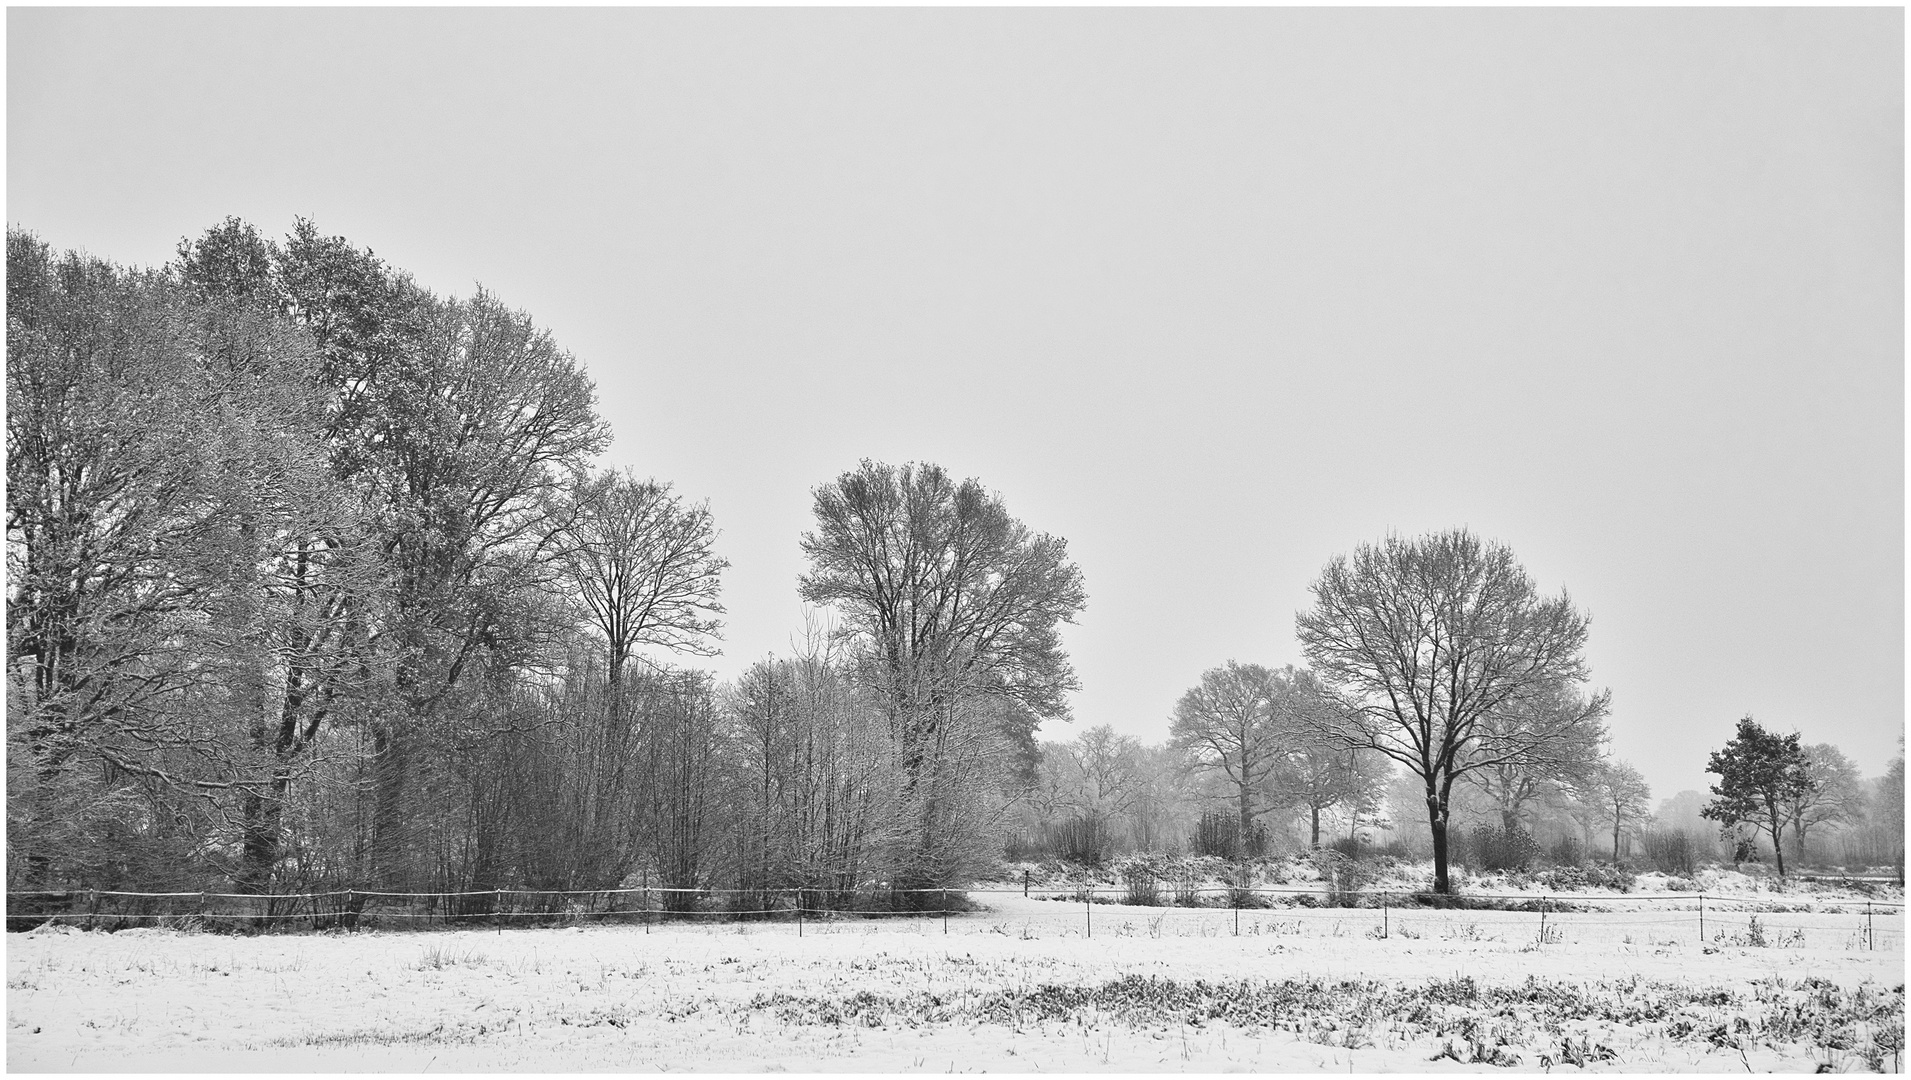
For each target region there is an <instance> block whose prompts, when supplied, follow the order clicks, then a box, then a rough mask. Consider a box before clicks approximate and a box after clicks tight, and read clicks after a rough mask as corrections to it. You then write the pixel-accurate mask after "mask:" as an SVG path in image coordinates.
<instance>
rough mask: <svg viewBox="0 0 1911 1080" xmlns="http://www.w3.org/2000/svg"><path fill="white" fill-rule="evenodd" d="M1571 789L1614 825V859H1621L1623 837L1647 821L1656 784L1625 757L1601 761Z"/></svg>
mask: <svg viewBox="0 0 1911 1080" xmlns="http://www.w3.org/2000/svg"><path fill="white" fill-rule="evenodd" d="M1568 790H1569V791H1570V792H1571V793H1572V794H1573V795H1574V796H1575V797H1576V798H1578V799H1579V800H1581V801H1582V802H1584V803H1586V804H1587V805H1589V806H1590V807H1592V808H1593V809H1594V811H1595V812H1596V813H1597V815H1598V817H1599V818H1600V819H1601V820H1603V821H1606V822H1608V823H1610V824H1611V826H1612V861H1613V862H1618V861H1619V840H1620V838H1621V837H1622V836H1624V835H1625V834H1626V832H1627V831H1628V830H1631V829H1637V828H1639V827H1641V826H1643V825H1644V824H1645V822H1646V819H1647V816H1648V812H1649V811H1650V809H1651V806H1652V803H1651V798H1652V788H1651V787H1650V786H1649V785H1647V783H1646V778H1645V777H1643V776H1641V775H1639V770H1638V769H1635V768H1633V767H1632V766H1631V765H1629V764H1627V763H1626V762H1623V761H1601V762H1599V763H1598V764H1596V765H1594V766H1592V767H1591V768H1590V769H1588V770H1586V772H1585V773H1583V774H1581V775H1580V776H1578V777H1575V778H1574V779H1573V780H1572V781H1571V782H1570V783H1569V785H1568Z"/></svg>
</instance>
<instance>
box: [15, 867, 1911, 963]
mask: <svg viewBox="0 0 1911 1080" xmlns="http://www.w3.org/2000/svg"><path fill="white" fill-rule="evenodd" d="M1168 884H1169V885H1170V888H1168V889H1165V890H1164V889H1160V888H1156V887H1150V886H1148V885H1146V884H1143V883H1137V882H1130V883H1128V884H1127V885H1126V886H1114V887H1109V886H1105V885H1088V884H1074V883H1070V884H1062V885H1054V884H1035V883H1033V882H1031V881H1027V880H1025V881H1023V882H1021V883H1020V884H1019V885H1015V886H1006V887H1005V886H970V887H967V888H954V887H951V888H892V887H888V886H875V887H870V888H865V889H857V890H844V889H718V888H694V889H692V888H670V887H665V886H639V887H633V888H616V889H468V890H461V891H452V892H391V891H381V890H372V889H356V888H347V889H335V890H326V891H316V892H300V893H232V892H211V891H205V892H130V891H123V890H112V889H68V890H38V891H30V890H29V891H14V892H9V893H7V912H6V914H7V928H8V929H9V930H13V931H21V930H30V929H33V928H35V927H38V926H41V925H44V924H46V923H49V922H51V923H59V924H65V925H72V926H78V927H82V928H87V929H98V930H119V929H125V928H128V927H135V926H149V927H150V926H158V927H174V928H187V929H206V930H219V931H229V932H243V933H257V932H263V931H305V930H314V931H325V930H360V929H400V928H414V929H415V928H427V927H466V928H473V927H487V928H489V927H496V928H497V929H499V930H500V931H502V929H503V928H504V927H507V926H549V925H581V924H623V925H642V926H643V927H644V928H645V930H646V931H648V930H649V929H650V928H651V927H653V926H665V925H672V924H677V925H681V924H684V923H700V922H701V923H708V922H712V921H722V920H734V921H767V922H787V923H793V924H794V925H795V929H796V933H797V934H798V935H801V934H803V933H804V931H805V928H806V924H809V923H816V922H824V923H829V922H842V921H845V920H869V919H881V918H885V917H907V918H918V919H939V920H941V923H942V929H943V932H945V933H947V932H948V928H949V919H950V917H951V916H962V915H965V914H968V913H971V912H974V911H976V910H977V909H978V900H979V898H987V897H991V896H1005V895H1011V896H1019V897H1023V898H1026V899H1029V900H1036V901H1045V903H1043V904H1041V905H1040V907H1039V908H1037V907H1034V906H1030V907H1027V908H1024V909H1023V910H1024V911H1025V912H1034V911H1042V912H1043V913H1044V914H1045V915H1046V917H1047V921H1048V922H1051V923H1056V924H1062V925H1068V926H1070V927H1073V925H1074V920H1075V919H1076V918H1077V917H1079V919H1080V925H1079V928H1078V929H1079V931H1080V932H1081V933H1083V934H1084V935H1085V936H1088V937H1093V936H1095V932H1096V923H1097V921H1098V920H1099V921H1100V922H1101V924H1102V926H1101V932H1102V933H1103V934H1104V935H1107V934H1109V933H1111V932H1113V933H1115V934H1117V935H1119V934H1122V933H1134V932H1136V930H1135V928H1136V925H1137V923H1136V920H1137V919H1141V920H1142V923H1141V925H1143V926H1150V923H1149V917H1150V916H1156V918H1157V920H1158V919H1159V917H1160V916H1161V915H1162V914H1163V913H1166V912H1171V911H1172V912H1178V913H1179V915H1178V919H1179V921H1178V922H1177V924H1176V931H1177V932H1181V933H1188V932H1193V933H1198V934H1201V935H1203V936H1212V935H1214V934H1217V933H1232V934H1234V935H1241V934H1243V921H1242V920H1243V916H1244V915H1245V916H1246V917H1247V920H1248V921H1247V923H1246V931H1245V932H1246V933H1247V934H1250V935H1253V934H1262V933H1278V932H1282V931H1283V930H1284V928H1285V927H1287V926H1289V925H1292V926H1296V927H1298V926H1302V925H1305V924H1310V923H1316V922H1327V921H1332V922H1333V924H1334V926H1335V932H1336V933H1338V932H1340V927H1341V925H1342V924H1343V923H1345V922H1346V921H1347V920H1349V919H1350V918H1358V919H1360V920H1364V921H1372V920H1374V919H1376V918H1377V919H1378V923H1377V924H1376V926H1375V927H1374V928H1373V929H1372V930H1371V931H1363V932H1372V933H1374V935H1375V936H1381V937H1387V936H1392V935H1393V934H1394V932H1395V929H1394V928H1395V927H1396V926H1399V927H1400V928H1401V929H1400V932H1401V933H1402V934H1403V935H1405V936H1414V933H1415V931H1414V930H1413V929H1411V927H1412V926H1415V925H1417V926H1419V927H1421V928H1423V929H1425V928H1427V927H1429V926H1430V927H1432V928H1433V929H1432V931H1429V932H1439V933H1443V934H1449V936H1450V932H1466V930H1467V927H1469V926H1473V927H1474V928H1475V929H1477V924H1474V923H1468V922H1466V920H1467V919H1477V918H1479V917H1482V916H1484V917H1487V918H1488V919H1489V920H1492V921H1491V922H1490V923H1489V926H1505V925H1512V924H1510V923H1508V922H1507V920H1508V919H1509V918H1512V917H1516V916H1518V917H1523V918H1522V919H1520V921H1519V925H1521V926H1524V924H1525V922H1526V921H1531V920H1532V918H1533V917H1535V916H1537V934H1538V938H1539V939H1540V940H1545V939H1546V938H1547V935H1548V932H1549V931H1548V925H1549V920H1550V925H1551V927H1552V932H1554V933H1558V932H1562V931H1563V930H1564V929H1565V928H1567V927H1593V926H1597V927H1598V928H1599V930H1600V932H1601V933H1609V932H1611V931H1618V932H1620V933H1622V934H1626V933H1629V932H1631V931H1635V930H1637V931H1641V932H1644V931H1649V930H1662V931H1664V932H1665V933H1666V934H1667V935H1671V936H1674V937H1676V938H1678V939H1680V940H1686V941H1690V940H1692V938H1691V936H1690V935H1696V937H1697V940H1698V941H1700V942H1701V943H1716V942H1723V943H1726V944H1732V943H1751V944H1764V943H1766V941H1767V940H1768V939H1769V940H1774V941H1777V942H1779V943H1783V942H1784V941H1785V940H1793V941H1802V940H1803V935H1805V934H1806V933H1807V932H1810V933H1813V934H1822V933H1823V932H1825V931H1827V930H1833V929H1836V930H1838V932H1840V933H1844V934H1846V935H1847V940H1848V941H1859V942H1861V943H1862V944H1861V945H1859V946H1856V947H1862V948H1865V949H1867V950H1872V949H1886V950H1890V949H1902V948H1903V942H1904V939H1903V927H1902V922H1901V919H1902V916H1903V914H1904V904H1903V901H1902V900H1901V899H1889V898H1886V899H1877V898H1863V899H1858V898H1854V899H1848V900H1821V901H1820V902H1819V903H1817V904H1815V905H1811V906H1809V907H1807V906H1805V905H1800V904H1796V903H1789V902H1786V901H1784V900H1777V899H1770V898H1760V897H1748V896H1745V895H1742V894H1740V895H1732V896H1715V895H1711V894H1707V893H1704V892H1691V893H1651V894H1640V893H1611V894H1588V893H1573V894H1570V895H1566V896H1554V895H1548V894H1538V895H1535V894H1532V893H1457V894H1436V893H1429V892H1421V891H1413V890H1404V889H1358V890H1354V889H1334V888H1326V889H1323V888H1321V887H1319V886H1315V887H1307V886H1275V885H1254V886H1235V885H1220V886H1214V885H1196V884H1192V883H1189V882H1185V881H1182V882H1170V883H1168ZM1779 895H1781V896H1782V895H1783V894H1779ZM1050 904H1053V905H1054V907H1053V908H1050V906H1049V905H1050ZM1098 908H1099V909H1101V912H1100V914H1099V916H1098V914H1097V909H1098ZM1070 913H1073V914H1070ZM1186 916H1195V917H1196V918H1195V919H1194V921H1192V922H1190V921H1188V920H1187V919H1186V918H1185V917H1186ZM1826 916H1839V917H1841V918H1840V919H1839V920H1836V921H1835V922H1828V921H1827V920H1826V918H1825V917H1826ZM1893 920H1900V921H1898V922H1897V923H1895V925H1894V923H1893ZM1880 921H1883V923H1884V925H1882V926H1881V925H1879V923H1880ZM1151 929H1152V932H1154V933H1156V934H1159V933H1160V930H1161V923H1160V922H1159V921H1155V922H1153V923H1152V927H1151ZM1787 935H1790V937H1789V938H1787ZM1851 935H1856V937H1851Z"/></svg>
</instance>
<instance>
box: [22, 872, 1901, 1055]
mask: <svg viewBox="0 0 1911 1080" xmlns="http://www.w3.org/2000/svg"><path fill="white" fill-rule="evenodd" d="M1052 895H1053V898H1052V899H1043V898H1040V897H1039V896H1031V897H1028V898H1024V897H1022V896H1021V895H1019V894H999V893H996V894H986V895H978V897H977V900H978V902H980V903H981V904H982V908H983V909H982V910H977V911H971V912H965V913H962V914H959V915H952V916H951V917H949V918H948V919H947V920H946V923H945V921H944V920H942V919H940V918H934V917H928V918H925V917H920V916H910V917H901V916H897V917H888V918H880V919H878V918H864V917H842V918H836V919H832V920H828V921H822V922H818V921H809V922H807V923H806V924H805V925H803V926H802V927H800V928H799V927H798V926H797V925H795V924H793V923H790V922H721V923H717V922H705V923H689V922H676V923H670V924H664V925H654V926H652V927H649V928H648V929H646V928H645V927H642V926H632V925H621V924H620V925H578V926H571V927H562V928H539V929H502V930H499V929H484V930H443V931H421V932H399V931H359V932H335V933H326V934H303V935H292V934H286V935H276V934H274V935H261V936H227V935H219V934H207V933H195V932H188V931H182V930H177V929H161V928H145V929H132V930H122V931H119V932H117V933H103V932H86V931H83V930H80V929H77V928H75V927H71V926H67V927H53V926H49V927H43V928H41V929H39V930H35V931H32V932H29V933H24V934H13V935H9V937H8V950H7V1026H8V1040H7V1067H8V1068H9V1069H10V1070H26V1071H79V1072H98V1071H128V1070H169V1071H177V1070H213V1071H220V1070H248V1071H250V1070H286V1069H300V1070H321V1071H353V1070H399V1071H414V1072H415V1071H425V1070H430V1071H444V1070H449V1071H485V1070H536V1071H581V1070H666V1069H668V1070H703V1071H740V1072H753V1071H785V1070H787V1071H793V1072H801V1071H893V1072H909V1071H936V1072H948V1071H982V1070H991V1071H998V1072H1000V1071H1008V1072H1047V1071H1071V1072H1091V1071H1183V1070H1185V1071H1222V1070H1252V1071H1291V1070H1335V1071H1341V1072H1345V1071H1348V1070H1353V1071H1358V1072H1369V1071H1395V1070H1412V1071H1441V1070H1454V1071H1478V1070H1480V1069H1483V1068H1487V1067H1492V1066H1498V1067H1506V1068H1514V1069H1522V1070H1531V1071H1540V1070H1551V1069H1561V1068H1566V1069H1573V1068H1584V1069H1593V1070H1601V1071H1646V1072H1658V1071H1689V1070H1702V1071H1703V1070H1732V1071H1738V1070H1741V1069H1747V1068H1749V1069H1753V1070H1760V1071H1763V1070H1786V1071H1812V1070H1815V1069H1819V1068H1830V1069H1836V1070H1841V1071H1844V1070H1867V1069H1884V1070H1896V1069H1898V1068H1900V1067H1901V1066H1902V1057H1901V1055H1902V1045H1903V1034H1904V998H1903V970H1904V945H1903V942H1904V937H1903V929H1904V928H1903V918H1902V914H1901V911H1902V909H1901V908H1897V907H1893V908H1891V909H1890V910H1891V911H1892V912H1893V914H1890V915H1888V916H1887V915H1878V914H1875V913H1874V914H1872V915H1871V916H1870V917H1869V919H1868V918H1867V915H1866V914H1865V913H1864V906H1863V904H1862V902H1860V903H1859V904H1857V905H1856V906H1854V905H1852V904H1850V903H1837V902H1824V901H1823V900H1822V899H1820V900H1817V901H1816V902H1811V903H1789V904H1788V903H1774V902H1773V901H1772V898H1771V897H1769V896H1767V897H1764V898H1762V899H1757V898H1752V897H1746V898H1743V899H1741V900H1738V901H1736V902H1734V901H1715V903H1714V907H1713V909H1711V910H1708V913H1707V916H1706V918H1707V923H1706V930H1705V936H1704V937H1703V938H1701V936H1700V932H1699V930H1698V923H1697V912H1696V910H1693V909H1690V908H1689V907H1673V906H1669V905H1666V904H1662V903H1653V902H1651V900H1652V899H1653V898H1648V897H1642V898H1638V899H1635V900H1632V901H1631V902H1620V903H1614V904H1599V905H1592V904H1576V905H1570V906H1573V907H1577V908H1581V909H1582V910H1570V911H1564V912H1561V911H1553V912H1549V913H1546V914H1545V915H1544V925H1543V926H1542V915H1541V913H1538V912H1534V911H1489V910H1428V909H1415V908H1400V909H1393V910H1390V911H1386V912H1383V911H1380V910H1376V909H1371V908H1354V909H1346V908H1316V907H1279V908H1272V909H1248V910H1245V911H1239V912H1236V911H1233V910H1228V909H1221V908H1174V907H1163V908H1151V907H1131V906H1126V905H1121V904H1099V903H1098V904H1094V905H1092V907H1091V906H1090V905H1084V904H1082V903H1080V902H1079V900H1078V899H1075V898H1071V897H1069V896H1067V895H1065V894H1059V893H1058V894H1052ZM1657 899H1665V898H1663V897H1660V898H1657ZM1594 906H1597V907H1601V908H1604V909H1605V910H1584V909H1587V908H1591V907H1594ZM1237 917H1238V920H1239V922H1238V926H1239V929H1238V932H1237V930H1236V919H1237ZM1868 924H1869V925H1868ZM799 935H800V936H799ZM1091 935H1092V936H1091Z"/></svg>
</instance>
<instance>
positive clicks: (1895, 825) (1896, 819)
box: [1873, 735, 1904, 885]
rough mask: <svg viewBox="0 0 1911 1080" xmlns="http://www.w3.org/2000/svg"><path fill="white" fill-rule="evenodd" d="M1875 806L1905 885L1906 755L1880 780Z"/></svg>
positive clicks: (1900, 742) (1901, 744)
mask: <svg viewBox="0 0 1911 1080" xmlns="http://www.w3.org/2000/svg"><path fill="white" fill-rule="evenodd" d="M1898 747H1899V749H1900V750H1902V749H1903V747H1904V736H1902V735H1900V736H1899V737H1898ZM1873 805H1874V806H1875V807H1876V808H1877V817H1878V824H1880V825H1882V826H1883V827H1884V828H1885V830H1886V832H1887V833H1888V835H1889V836H1890V839H1891V844H1892V848H1893V850H1894V851H1895V852H1896V855H1897V859H1896V862H1897V864H1898V883H1899V884H1900V885H1902V884H1904V754H1903V753H1899V754H1898V756H1897V757H1896V758H1893V759H1892V761H1891V765H1890V767H1889V768H1887V769H1885V772H1884V775H1883V776H1881V777H1879V778H1878V790H1877V794H1876V797H1875V802H1874V803H1873Z"/></svg>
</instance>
